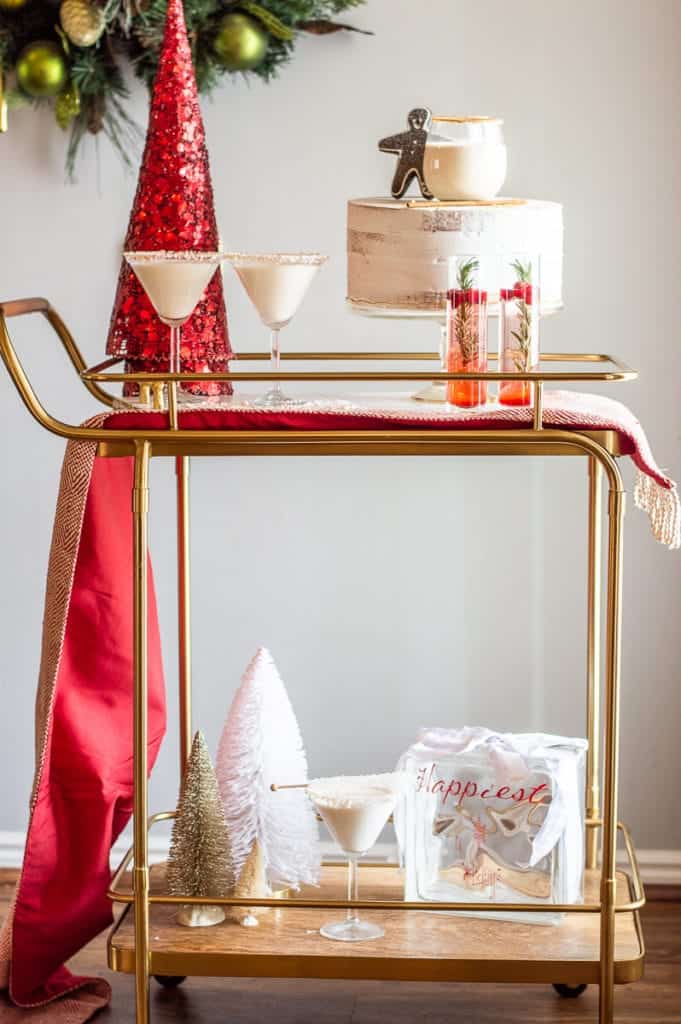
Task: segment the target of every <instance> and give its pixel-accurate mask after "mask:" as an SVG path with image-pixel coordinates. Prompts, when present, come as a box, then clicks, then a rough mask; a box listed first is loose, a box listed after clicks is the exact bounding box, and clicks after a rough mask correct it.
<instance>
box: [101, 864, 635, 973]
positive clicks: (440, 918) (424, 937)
mask: <svg viewBox="0 0 681 1024" xmlns="http://www.w3.org/2000/svg"><path fill="white" fill-rule="evenodd" d="M345 879H346V876H345V868H344V867H343V866H335V865H333V866H330V867H325V868H324V872H323V880H322V889H323V893H324V895H325V896H328V898H330V899H334V898H341V899H342V898H344V895H345ZM598 884H599V874H598V872H587V874H586V880H585V895H586V900H587V902H588V901H591V902H596V901H597V898H598ZM153 891H155V892H162V891H163V869H162V868H154V869H152V892H153ZM313 894H317V895H318V894H319V890H317V889H309V890H307V891H306V892H304V893H303V895H310V896H312V895H313ZM360 896H361V897H362V898H367V899H379V898H380V899H401V898H402V875H401V872H400V871H399V870H398V869H397V868H386V867H366V868H364V869H363V870H360ZM629 899H630V886H629V882H628V879H627V878H626V876H625V875H619V876H618V901H619V902H627V901H629ZM150 911H151V926H150V950H151V973H152V974H161V975H204V976H218V977H271V978H282V977H283V978H291V977H296V978H355V979H394V980H404V981H508V982H511V981H513V982H523V983H527V982H545V983H554V982H562V983H564V984H570V985H576V984H582V983H586V984H593V983H597V981H598V971H599V962H598V957H599V927H600V924H599V922H600V915H599V914H597V913H593V914H584V913H581V914H580V913H576V914H567V915H565V918H564V919H563V921H562V922H561V923H560V924H518V923H516V922H512V921H500V920H488V919H482V918H479V917H474V916H471V917H463V916H460V915H445V914H442V913H435V912H432V911H430V912H428V911H423V912H421V911H399V910H394V911H393V910H391V911H372V912H367V913H366V914H364V912H363V916H366V918H367V919H369V920H375V921H377V922H379V923H380V924H381V926H382V927H383V928H384V929H385V937H384V938H382V939H379V940H376V941H370V942H356V943H344V942H333V941H329V940H328V939H324V938H322V936H320V935H319V931H318V929H319V926H320V924H321V923H322V922H324V921H326V920H333V919H339V918H341V917H342V916H343V911H333V910H311V909H300V910H297V909H294V908H286V909H284V908H282V909H281V910H279V909H275V910H267V911H260V912H259V914H260V924H259V926H258V927H257V928H245V927H242V926H241V925H239V924H237V923H235V922H228V921H226V922H224V923H222V924H219V925H214V926H213V927H210V928H186V927H183V926H181V925H178V924H177V923H176V921H175V914H176V912H177V908H176V907H172V906H162V905H152V907H151V908H150ZM108 955H109V966H110V967H111V968H112V970H115V971H124V972H133V971H134V969H135V937H134V908H133V907H127V908H126V910H125V911H124V912H123V914H122V916H121V918H120V920H119V921H118V922H117V924H116V925H114V928H113V930H112V932H111V935H110V937H109V943H108ZM643 955H644V954H643V948H642V943H641V940H640V934H639V929H638V920H637V914H635V913H634V912H623V913H620V914H618V915H617V931H616V945H615V980H616V982H617V983H624V982H630V981H636V980H638V979H639V978H640V977H641V975H642V973H643Z"/></svg>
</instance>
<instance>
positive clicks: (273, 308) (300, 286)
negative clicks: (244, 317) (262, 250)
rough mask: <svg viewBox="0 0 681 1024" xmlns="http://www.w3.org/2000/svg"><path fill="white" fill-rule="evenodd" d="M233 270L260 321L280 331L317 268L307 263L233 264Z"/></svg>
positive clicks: (294, 310)
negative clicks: (278, 328)
mask: <svg viewBox="0 0 681 1024" xmlns="http://www.w3.org/2000/svg"><path fill="white" fill-rule="evenodd" d="M234 269H235V270H236V272H237V274H238V276H239V280H240V281H241V283H242V285H243V286H244V288H245V289H246V292H247V294H248V297H249V299H250V300H251V302H252V303H253V305H254V306H255V308H256V310H257V311H258V314H259V316H260V319H261V320H262V322H263V323H264V324H265V325H266V326H267V327H270V328H274V327H280V328H281V327H285V326H286V324H287V323H288V322H289V320H291V318H292V317H293V316H294V315H295V313H296V312H297V311H298V307H299V306H300V304H301V302H302V301H303V299H304V298H305V293H306V291H307V289H308V287H309V285H310V282H311V281H312V278H313V277H314V276H315V274H316V273H317V270H318V269H319V268H318V266H315V265H311V264H307V263H274V262H272V263H270V262H263V261H261V262H258V261H255V262H253V263H238V264H235V267H234Z"/></svg>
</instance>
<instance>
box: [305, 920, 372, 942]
mask: <svg viewBox="0 0 681 1024" xmlns="http://www.w3.org/2000/svg"><path fill="white" fill-rule="evenodd" d="M319 934H320V935H323V936H324V938H325V939H334V940H335V941H336V942H364V941H366V940H367V939H382V938H383V936H384V935H385V932H384V931H383V929H382V928H379V926H378V925H377V924H372V923H371V922H370V921H360V920H359V919H358V918H356V917H353V918H350V919H348V920H347V921H331V922H329V924H324V925H322V927H321V928H320V929H319Z"/></svg>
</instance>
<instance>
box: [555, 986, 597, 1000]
mask: <svg viewBox="0 0 681 1024" xmlns="http://www.w3.org/2000/svg"><path fill="white" fill-rule="evenodd" d="M553 987H554V988H555V990H556V992H557V993H558V995H559V996H560V997H561V999H577V998H578V997H579V996H581V994H582V992H586V990H587V988H588V985H560V984H554V986H553Z"/></svg>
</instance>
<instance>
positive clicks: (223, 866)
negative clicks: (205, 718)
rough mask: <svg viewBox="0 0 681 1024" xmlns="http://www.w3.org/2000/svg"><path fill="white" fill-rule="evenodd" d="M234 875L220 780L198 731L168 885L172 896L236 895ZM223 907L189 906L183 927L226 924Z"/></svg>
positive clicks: (186, 777)
mask: <svg viewBox="0 0 681 1024" xmlns="http://www.w3.org/2000/svg"><path fill="white" fill-rule="evenodd" d="M234 876H235V872H234V864H233V861H232V854H231V849H230V844H229V837H228V835H227V824H226V822H225V812H224V810H223V807H222V801H221V799H220V794H219V792H218V782H217V779H216V777H215V771H214V769H213V765H212V763H211V760H210V755H209V753H208V747H207V746H206V741H205V739H204V738H203V734H202V733H200V732H197V734H196V736H195V737H194V742H193V744H192V750H191V754H190V756H189V761H188V763H187V767H186V769H185V773H184V778H183V780H182V787H181V790H180V800H179V803H178V805H177V817H176V818H175V824H174V825H173V834H172V837H171V840H170V853H169V855H168V869H167V875H166V882H167V886H168V892H169V893H170V895H171V896H206V897H210V896H231V895H232V893H233V892H234V887H235V877H234ZM224 919H225V914H224V911H223V910H222V908H221V907H217V906H211V905H210V904H209V903H207V904H187V906H185V907H183V908H182V910H180V912H179V913H178V915H177V922H178V924H183V925H187V926H188V927H191V928H195V927H202V926H206V925H211V924H218V923H219V922H220V921H224Z"/></svg>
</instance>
